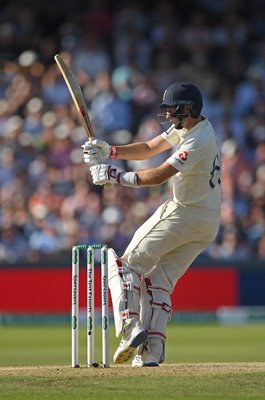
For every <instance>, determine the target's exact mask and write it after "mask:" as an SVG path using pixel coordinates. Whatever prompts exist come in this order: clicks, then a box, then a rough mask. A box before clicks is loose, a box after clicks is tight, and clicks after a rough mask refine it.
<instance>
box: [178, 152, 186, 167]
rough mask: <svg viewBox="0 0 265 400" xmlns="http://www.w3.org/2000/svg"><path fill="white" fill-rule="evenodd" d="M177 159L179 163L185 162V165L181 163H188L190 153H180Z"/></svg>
mask: <svg viewBox="0 0 265 400" xmlns="http://www.w3.org/2000/svg"><path fill="white" fill-rule="evenodd" d="M177 158H178V160H179V162H181V161H180V160H182V161H183V163H181V164H184V161H187V159H188V152H187V151H185V150H184V151H180V152H179V153H178V154H177Z"/></svg>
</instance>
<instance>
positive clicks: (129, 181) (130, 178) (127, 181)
mask: <svg viewBox="0 0 265 400" xmlns="http://www.w3.org/2000/svg"><path fill="white" fill-rule="evenodd" d="M118 182H119V184H120V185H122V186H131V187H138V186H139V185H138V176H137V173H136V172H120V174H119V177H118Z"/></svg>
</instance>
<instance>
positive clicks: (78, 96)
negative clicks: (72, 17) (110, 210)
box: [54, 54, 113, 189]
mask: <svg viewBox="0 0 265 400" xmlns="http://www.w3.org/2000/svg"><path fill="white" fill-rule="evenodd" d="M54 59H55V61H56V64H57V65H58V67H59V70H60V71H61V74H62V76H63V78H64V80H65V83H66V85H67V87H68V89H69V92H70V94H71V96H72V99H73V102H74V105H75V107H76V109H77V112H78V115H79V119H80V121H81V123H82V125H83V127H84V129H85V132H86V134H87V137H88V139H94V132H93V128H92V125H91V121H90V118H89V115H88V112H87V107H86V103H85V99H84V96H83V93H82V90H81V88H80V85H79V82H78V80H77V78H76V76H75V75H74V73H73V72H72V71H71V69H70V68H69V67H68V65H66V64H65V62H64V61H63V59H62V57H61V56H60V54H56V55H55V56H54ZM112 186H113V185H112V184H111V183H106V184H105V185H104V187H105V188H106V189H109V188H111V187H112Z"/></svg>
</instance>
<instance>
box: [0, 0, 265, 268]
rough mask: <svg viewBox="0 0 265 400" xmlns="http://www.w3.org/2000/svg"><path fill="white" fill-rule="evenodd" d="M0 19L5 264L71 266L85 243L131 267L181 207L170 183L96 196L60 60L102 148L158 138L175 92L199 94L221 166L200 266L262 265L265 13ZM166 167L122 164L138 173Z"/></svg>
mask: <svg viewBox="0 0 265 400" xmlns="http://www.w3.org/2000/svg"><path fill="white" fill-rule="evenodd" d="M0 10H1V13H0V56H1V57H0V66H1V69H0V197H1V209H0V229H1V236H0V263H16V262H26V263H35V262H42V261H45V262H46V261H50V262H64V261H65V260H69V255H70V249H71V247H72V246H73V245H74V244H77V243H78V244H83V243H85V244H90V243H106V244H109V245H110V246H112V247H114V248H115V250H116V252H117V253H118V254H120V255H121V254H122V252H123V250H124V249H125V247H126V246H127V244H128V243H129V241H130V239H131V237H132V235H133V233H134V232H135V230H136V229H137V228H138V227H139V226H140V225H141V224H142V223H143V222H144V221H145V220H146V219H147V218H148V217H149V216H150V215H151V214H152V213H153V212H154V210H155V209H156V207H157V206H158V205H160V204H161V202H163V201H164V200H165V199H167V198H168V197H170V196H171V188H170V182H169V183H167V184H164V185H162V186H160V187H152V188H139V189H131V188H124V187H118V186H115V187H113V188H112V189H109V190H106V189H102V188H101V187H97V186H94V185H93V184H92V183H91V177H90V173H89V170H88V168H87V166H86V165H85V164H84V163H83V158H82V150H81V145H82V144H83V143H84V142H85V141H86V140H87V139H86V135H85V132H84V130H83V129H82V127H81V126H80V123H79V120H78V116H77V113H76V110H75V108H74V106H73V103H72V100H71V98H70V95H69V92H68V89H67V87H66V85H65V82H64V81H63V79H62V77H61V75H60V72H59V70H58V68H57V66H56V64H55V62H54V55H55V54H57V53H61V54H62V56H63V58H64V60H65V61H66V62H67V63H69V64H70V65H71V67H72V69H73V70H74V72H75V74H76V75H77V78H78V80H79V83H80V85H81V87H82V90H83V92H84V95H85V99H86V102H87V106H88V110H89V113H90V116H91V119H92V122H93V126H94V129H95V132H96V136H97V137H98V138H101V139H104V140H107V141H109V142H111V143H112V144H125V143H129V142H132V141H139V140H146V139H149V138H151V137H153V136H155V135H157V134H158V133H159V132H161V131H162V128H161V127H160V125H159V124H158V120H157V117H156V113H157V110H156V106H157V104H158V103H159V102H160V101H161V97H162V94H163V91H164V90H165V88H166V87H167V86H168V85H170V84H171V83H172V82H174V81H176V80H186V81H192V82H193V83H195V84H196V85H198V86H199V87H200V89H201V91H202V94H203V97H204V107H203V114H204V115H206V116H207V117H208V118H209V119H210V121H211V122H212V124H213V125H214V127H215V129H216V132H217V135H218V138H219V141H220V144H221V148H222V155H223V174H222V192H223V203H222V210H221V227H220V230H219V233H218V236H217V238H216V240H215V242H214V243H213V244H212V245H210V246H209V247H208V248H207V249H206V251H205V252H204V254H203V255H202V257H204V259H205V260H221V261H231V260H233V261H234V260H239V261H240V260H247V259H251V260H265V214H264V211H265V7H264V0H252V1H251V2H248V1H245V0H218V1H212V0H190V1H189V3H187V2H185V1H181V0H178V1H173V0H172V1H170V0H164V1H161V2H151V1H148V0H147V1H144V2H142V1H139V0H132V1H126V0H117V1H107V0H105V1H104V0H90V1H75V2H73V1H70V0H64V1H62V0H56V1H52V2H47V1H43V0H40V1H38V2H36V1H33V0H28V1H27V0H21V1H14V0H9V1H1V5H0ZM166 157H167V154H163V155H159V156H157V157H155V158H154V159H152V160H149V161H141V162H140V161H139V162H121V161H115V163H116V164H117V165H118V166H121V167H122V168H126V169H127V170H132V169H140V168H145V167H149V166H153V165H159V163H161V162H163V161H164V160H165V159H166Z"/></svg>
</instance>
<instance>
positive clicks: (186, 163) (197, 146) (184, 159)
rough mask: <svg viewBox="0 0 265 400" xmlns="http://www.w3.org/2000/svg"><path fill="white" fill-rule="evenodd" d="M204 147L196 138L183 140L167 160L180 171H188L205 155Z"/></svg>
mask: <svg viewBox="0 0 265 400" xmlns="http://www.w3.org/2000/svg"><path fill="white" fill-rule="evenodd" d="M205 153H206V147H205V146H204V144H203V143H202V142H200V141H199V140H198V139H196V138H191V139H189V140H188V141H186V142H184V143H183V144H182V145H181V146H180V147H179V148H178V149H177V150H176V151H175V152H174V153H173V154H172V155H171V156H170V157H169V158H168V159H167V162H168V163H169V164H170V165H172V167H174V168H176V169H177V170H178V171H180V172H190V171H191V170H193V169H194V167H195V165H196V164H198V162H199V161H201V160H202V159H203V158H204V157H205Z"/></svg>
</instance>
